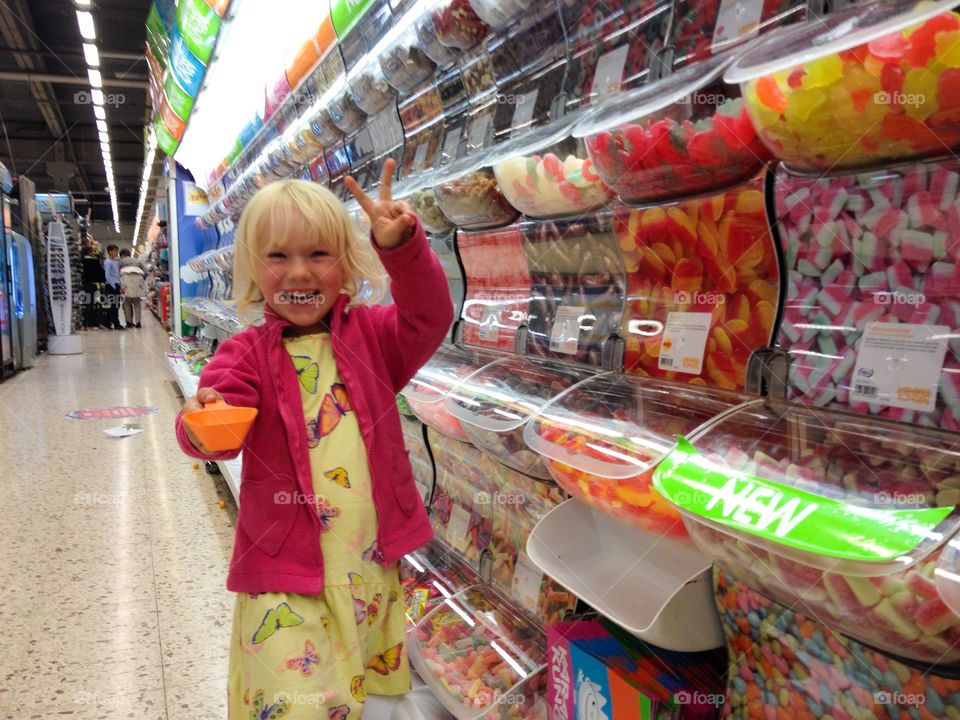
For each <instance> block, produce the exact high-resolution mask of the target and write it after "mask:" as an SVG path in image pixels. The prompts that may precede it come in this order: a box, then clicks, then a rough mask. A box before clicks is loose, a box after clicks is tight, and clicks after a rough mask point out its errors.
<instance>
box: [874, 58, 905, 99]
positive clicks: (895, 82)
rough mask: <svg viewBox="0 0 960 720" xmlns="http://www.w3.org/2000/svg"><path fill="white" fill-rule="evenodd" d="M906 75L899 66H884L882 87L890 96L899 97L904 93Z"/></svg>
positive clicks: (881, 75)
mask: <svg viewBox="0 0 960 720" xmlns="http://www.w3.org/2000/svg"><path fill="white" fill-rule="evenodd" d="M905 76H906V73H904V72H903V68H902V67H900V66H899V65H884V66H883V70H881V71H880V87H882V88H883V91H884V92H885V93H887V94H888V95H898V94H899V93H901V92H902V91H903V79H904V77H905Z"/></svg>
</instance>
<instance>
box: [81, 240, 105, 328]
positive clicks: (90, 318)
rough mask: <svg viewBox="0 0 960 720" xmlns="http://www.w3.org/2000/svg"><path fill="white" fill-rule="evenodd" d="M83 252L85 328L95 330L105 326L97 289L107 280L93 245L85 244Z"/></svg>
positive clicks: (82, 300) (82, 297) (82, 296)
mask: <svg viewBox="0 0 960 720" xmlns="http://www.w3.org/2000/svg"><path fill="white" fill-rule="evenodd" d="M81 254H82V258H81V273H82V274H81V277H82V280H83V294H82V295H81V297H80V302H81V304H82V305H83V328H84V329H85V330H93V329H94V328H96V327H97V326H100V327H103V317H102V315H101V313H100V307H99V305H98V304H97V290H98V289H99V287H100V286H101V285H102V284H103V282H104V280H105V278H104V274H103V265H101V264H100V260H98V259H97V252H96V250H95V249H94V247H93V245H91V244H89V243H87V244H84V246H83V247H82V248H81Z"/></svg>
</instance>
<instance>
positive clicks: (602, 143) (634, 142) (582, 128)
mask: <svg viewBox="0 0 960 720" xmlns="http://www.w3.org/2000/svg"><path fill="white" fill-rule="evenodd" d="M732 59H733V58H731V57H729V56H726V57H717V58H711V59H708V60H707V61H705V62H704V63H702V64H698V65H694V66H690V67H688V68H685V69H683V70H680V71H679V72H678V73H677V74H675V75H673V76H671V77H669V78H668V79H666V80H664V81H661V82H657V83H653V84H651V85H648V86H646V87H642V88H640V89H638V90H635V91H633V92H632V93H627V94H624V95H622V96H614V98H615V99H614V100H613V101H612V102H608V103H605V104H602V105H600V106H598V107H597V108H596V109H595V110H593V111H591V112H590V113H589V114H588V115H587V116H586V117H585V118H584V119H583V120H582V121H581V122H580V123H578V124H577V126H576V127H575V128H574V131H573V132H574V135H575V136H578V137H585V138H586V144H587V150H588V152H589V153H590V159H591V160H592V162H593V168H594V170H595V172H596V173H597V174H598V175H599V176H600V177H601V179H603V181H604V182H606V183H607V184H608V185H609V186H610V187H612V188H613V190H614V191H615V192H616V193H617V194H618V195H619V197H620V199H621V201H623V202H624V203H628V204H647V203H652V202H662V201H666V200H672V199H677V198H682V197H688V196H690V195H698V194H703V193H705V192H710V191H714V190H721V189H723V188H726V187H730V186H733V185H736V184H738V183H740V182H743V181H745V180H749V179H750V178H751V177H753V176H754V175H756V173H757V172H758V171H759V170H760V169H761V168H762V167H763V164H764V163H765V162H766V161H767V160H769V159H770V153H769V151H768V150H767V149H766V147H765V146H764V144H763V143H762V142H761V141H760V139H759V138H758V137H757V133H756V131H755V130H754V127H753V123H752V122H751V120H750V116H749V114H748V112H747V108H746V106H745V104H744V102H743V100H742V99H741V98H740V93H739V92H738V91H737V89H736V88H734V87H730V86H727V85H725V84H724V83H723V82H722V80H721V74H722V73H723V71H724V70H725V69H726V68H727V67H728V66H729V64H730V62H731V61H732Z"/></svg>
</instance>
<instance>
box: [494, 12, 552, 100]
mask: <svg viewBox="0 0 960 720" xmlns="http://www.w3.org/2000/svg"><path fill="white" fill-rule="evenodd" d="M487 51H488V53H489V54H490V63H491V65H492V66H493V75H494V79H495V81H496V83H497V85H498V86H502V85H503V84H505V83H509V82H510V81H511V80H513V79H514V78H517V77H519V76H520V75H522V74H529V73H531V71H533V70H536V69H539V68H541V67H542V66H544V65H549V64H551V63H553V62H555V61H557V60H560V59H562V58H563V57H564V56H565V55H566V36H565V35H564V30H563V21H562V20H561V18H560V12H559V9H558V8H557V6H556V5H555V4H554V3H545V4H541V5H537V4H534V5H532V6H530V10H529V11H528V12H527V13H526V14H525V15H524V16H523V17H521V18H519V19H518V20H517V21H516V23H514V24H513V25H512V26H511V27H510V28H509V29H506V30H504V31H503V32H500V33H498V34H496V35H493V36H491V38H490V39H489V40H488V41H487Z"/></svg>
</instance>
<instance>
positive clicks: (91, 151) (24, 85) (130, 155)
mask: <svg viewBox="0 0 960 720" xmlns="http://www.w3.org/2000/svg"><path fill="white" fill-rule="evenodd" d="M150 4H151V0H93V2H91V4H90V7H89V8H85V9H88V10H90V11H91V12H92V13H93V17H94V23H95V26H96V32H97V39H96V44H97V47H98V49H99V52H100V70H101V74H102V76H103V92H104V96H105V103H104V108H105V110H106V122H107V127H108V132H109V136H110V150H111V154H112V157H113V172H114V182H115V184H116V190H117V205H118V208H119V213H120V222H121V223H133V222H134V219H135V215H136V212H137V203H138V200H139V193H140V181H141V176H142V172H143V162H144V155H145V149H144V134H143V129H144V125H145V124H146V123H148V122H149V120H150V115H151V112H152V111H151V109H150V95H149V89H148V84H147V72H148V70H147V63H146V60H145V59H144V46H145V38H146V29H145V24H144V23H145V21H146V17H147V13H148V11H149V9H150ZM75 11H76V7H75V5H74V3H73V2H72V0H0V98H2V99H0V121H2V124H0V161H2V162H3V163H5V164H6V165H7V167H8V168H9V169H10V171H11V172H12V173H14V174H17V175H25V176H27V177H29V178H30V179H32V180H33V181H34V182H35V183H36V184H37V191H38V192H41V191H67V190H69V191H70V192H72V193H73V195H74V198H75V199H76V200H77V210H78V211H80V212H85V211H86V208H90V207H92V211H93V218H94V220H99V221H101V222H103V223H111V224H112V222H113V211H112V209H111V206H110V194H109V192H108V191H107V176H106V171H105V169H104V166H103V157H102V155H101V151H100V141H99V136H98V131H97V126H96V119H95V118H94V114H93V105H92V104H91V102H90V97H89V90H90V86H89V81H88V80H87V65H86V61H85V60H84V55H83V48H82V42H83V41H82V38H81V36H80V30H79V28H78V26H77V16H76V12H75ZM158 154H159V153H158Z"/></svg>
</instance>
